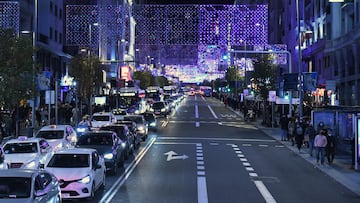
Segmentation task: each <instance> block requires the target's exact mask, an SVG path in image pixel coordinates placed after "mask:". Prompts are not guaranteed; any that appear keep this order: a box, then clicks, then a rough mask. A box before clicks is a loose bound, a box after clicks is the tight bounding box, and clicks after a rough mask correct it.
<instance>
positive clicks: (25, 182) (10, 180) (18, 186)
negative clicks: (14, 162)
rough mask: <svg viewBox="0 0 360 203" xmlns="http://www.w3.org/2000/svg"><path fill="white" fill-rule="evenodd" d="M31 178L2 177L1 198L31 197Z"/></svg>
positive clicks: (0, 185)
mask: <svg viewBox="0 0 360 203" xmlns="http://www.w3.org/2000/svg"><path fill="white" fill-rule="evenodd" d="M30 191H31V178H24V177H0V198H1V199H4V198H9V199H14V198H29V197H30Z"/></svg>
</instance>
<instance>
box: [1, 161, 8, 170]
mask: <svg viewBox="0 0 360 203" xmlns="http://www.w3.org/2000/svg"><path fill="white" fill-rule="evenodd" d="M7 168H8V167H7V163H4V162H3V163H1V164H0V169H7Z"/></svg>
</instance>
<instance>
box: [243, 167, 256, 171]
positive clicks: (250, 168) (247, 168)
mask: <svg viewBox="0 0 360 203" xmlns="http://www.w3.org/2000/svg"><path fill="white" fill-rule="evenodd" d="M245 169H246V170H247V171H254V168H253V167H245Z"/></svg>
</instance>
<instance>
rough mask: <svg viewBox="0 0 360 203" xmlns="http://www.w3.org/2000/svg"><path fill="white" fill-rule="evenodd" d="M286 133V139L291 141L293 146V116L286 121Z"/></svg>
mask: <svg viewBox="0 0 360 203" xmlns="http://www.w3.org/2000/svg"><path fill="white" fill-rule="evenodd" d="M288 135H289V138H288V140H290V141H291V146H294V143H295V141H294V136H295V120H294V119H293V118H290V119H289V123H288Z"/></svg>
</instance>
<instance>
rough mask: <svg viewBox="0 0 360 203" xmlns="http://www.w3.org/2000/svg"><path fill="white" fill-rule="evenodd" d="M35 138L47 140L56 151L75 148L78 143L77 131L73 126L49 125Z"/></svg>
mask: <svg viewBox="0 0 360 203" xmlns="http://www.w3.org/2000/svg"><path fill="white" fill-rule="evenodd" d="M35 137H37V138H44V139H46V140H47V141H48V142H49V144H50V145H51V146H52V147H53V150H55V151H56V150H60V149H63V148H70V147H73V146H75V145H76V142H77V134H76V131H75V130H74V128H73V127H72V126H71V125H47V126H44V127H42V128H41V129H40V130H39V131H38V132H37V134H36V136H35Z"/></svg>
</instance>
